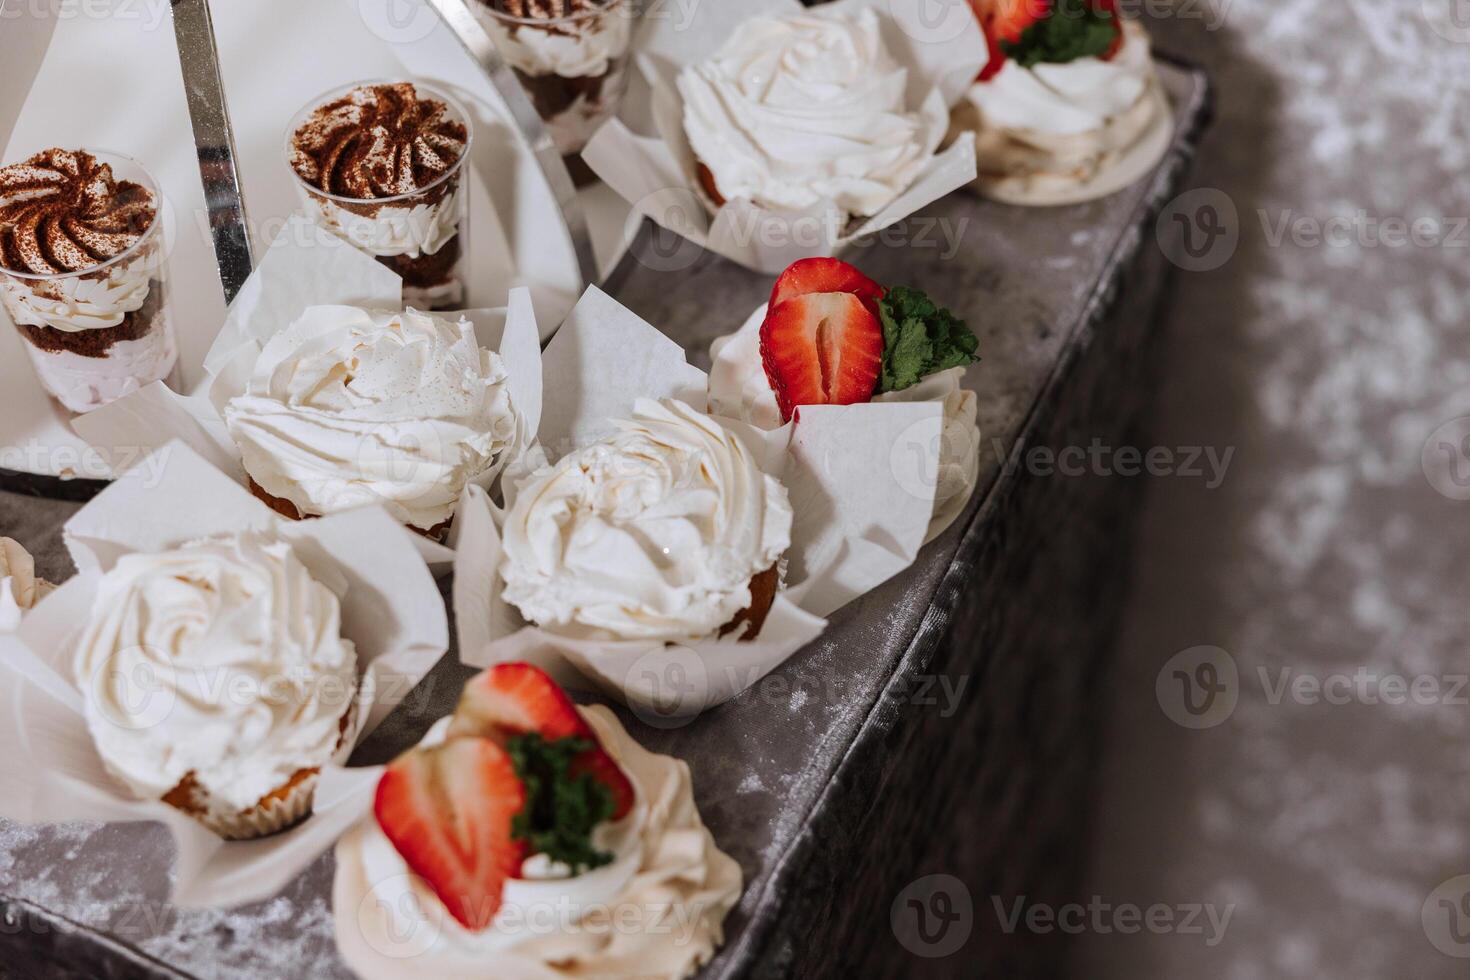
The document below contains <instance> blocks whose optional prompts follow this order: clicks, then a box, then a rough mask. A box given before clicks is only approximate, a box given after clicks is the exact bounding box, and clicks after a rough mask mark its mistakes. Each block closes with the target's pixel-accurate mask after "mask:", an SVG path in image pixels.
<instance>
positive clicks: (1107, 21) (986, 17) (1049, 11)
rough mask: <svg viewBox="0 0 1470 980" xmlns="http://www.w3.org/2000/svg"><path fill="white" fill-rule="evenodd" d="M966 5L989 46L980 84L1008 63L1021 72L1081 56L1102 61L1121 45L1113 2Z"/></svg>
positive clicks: (1026, 0) (997, 0) (989, 0)
mask: <svg viewBox="0 0 1470 980" xmlns="http://www.w3.org/2000/svg"><path fill="white" fill-rule="evenodd" d="M970 6H971V7H972V8H973V9H974V11H975V16H976V17H978V18H979V19H980V26H981V28H982V29H983V30H984V31H985V40H986V43H987V44H989V46H990V60H989V61H987V62H986V64H985V68H984V69H983V70H981V72H980V76H979V78H978V80H979V81H982V82H984V81H989V80H990V79H991V78H994V77H995V76H996V74H998V73H999V72H1000V70H1001V69H1002V68H1003V67H1005V63H1006V61H1008V60H1014V61H1017V62H1019V63H1020V64H1021V65H1022V66H1023V67H1026V68H1030V67H1031V66H1032V65H1036V64H1040V63H1042V62H1048V63H1051V64H1065V63H1067V62H1069V61H1075V60H1077V59H1078V58H1086V57H1094V58H1102V59H1103V60H1107V59H1109V58H1111V57H1113V55H1115V54H1117V53H1118V49H1119V48H1121V47H1122V46H1123V22H1122V20H1121V18H1120V17H1119V14H1118V3H1117V0H970Z"/></svg>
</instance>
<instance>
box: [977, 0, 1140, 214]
mask: <svg viewBox="0 0 1470 980" xmlns="http://www.w3.org/2000/svg"><path fill="white" fill-rule="evenodd" d="M971 4H972V6H974V8H975V11H976V13H977V15H978V16H979V17H980V21H981V24H982V26H983V27H984V29H985V32H986V37H987V39H988V40H989V42H990V47H991V56H990V61H989V63H988V64H987V65H986V68H985V70H984V71H983V72H982V73H981V75H980V77H979V79H978V80H977V81H976V83H975V84H974V85H973V86H972V87H971V88H970V90H969V92H968V94H967V96H966V99H965V101H963V102H962V103H961V104H960V105H959V106H958V107H957V108H956V109H955V113H954V129H955V130H956V131H961V130H964V131H973V132H974V133H975V140H976V157H977V161H978V164H979V169H980V176H979V177H978V179H977V181H976V187H977V189H979V190H980V191H981V192H983V193H985V194H987V195H989V196H992V197H995V198H997V199H999V200H1002V201H1007V202H1010V203H1016V204H1034V205H1048V204H1065V203H1073V202H1077V201H1083V200H1089V199H1091V198H1095V197H1102V196H1104V195H1106V194H1110V193H1113V192H1115V191H1117V190H1121V189H1122V188H1123V187H1125V186H1127V185H1128V184H1129V183H1132V182H1133V181H1135V180H1137V179H1138V178H1140V177H1142V176H1143V175H1144V174H1145V173H1146V172H1147V171H1148V170H1150V169H1152V168H1153V166H1154V165H1155V164H1157V162H1158V160H1159V158H1160V156H1162V153H1163V151H1164V148H1165V146H1166V142H1167V135H1168V134H1167V127H1165V126H1163V125H1162V124H1163V123H1165V122H1166V121H1167V120H1166V117H1167V109H1168V104H1167V100H1166V99H1165V97H1164V95H1163V89H1162V87H1161V85H1160V83H1159V81H1158V78H1157V75H1156V72H1155V70H1154V63H1153V57H1152V53H1151V50H1150V43H1149V36H1148V31H1147V30H1146V29H1145V28H1144V27H1143V25H1141V24H1140V23H1138V22H1137V21H1134V20H1125V19H1123V18H1122V17H1121V16H1120V14H1119V11H1118V8H1117V4H1116V2H1115V0H971Z"/></svg>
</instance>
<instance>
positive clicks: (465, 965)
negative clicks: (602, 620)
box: [332, 705, 743, 980]
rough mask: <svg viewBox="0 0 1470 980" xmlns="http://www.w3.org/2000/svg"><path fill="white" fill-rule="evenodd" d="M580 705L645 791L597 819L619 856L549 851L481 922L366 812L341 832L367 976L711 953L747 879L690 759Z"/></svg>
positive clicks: (351, 924)
mask: <svg viewBox="0 0 1470 980" xmlns="http://www.w3.org/2000/svg"><path fill="white" fill-rule="evenodd" d="M579 710H580V711H581V713H582V716H583V717H584V718H585V719H586V720H587V723H588V724H589V725H590V726H591V727H592V729H593V731H594V733H595V734H596V736H597V740H598V742H599V744H601V745H602V746H603V747H604V748H605V749H606V750H607V751H608V753H609V754H610V755H611V756H612V757H613V759H614V760H615V761H616V762H617V763H618V765H619V766H620V767H621V768H622V769H623V771H624V772H626V773H627V774H628V777H629V779H630V780H631V781H632V782H633V784H634V786H635V787H636V790H637V794H638V804H637V807H636V808H635V810H634V811H633V813H630V814H629V815H628V816H627V817H625V818H624V819H623V820H622V821H620V822H619V824H603V825H602V826H600V827H598V828H597V829H596V830H595V831H594V834H593V841H594V844H595V846H597V847H598V848H599V849H600V850H604V851H608V852H609V853H612V854H613V855H614V860H613V862H612V863H611V864H609V865H606V866H604V867H601V868H597V869H595V870H593V871H590V872H586V873H584V874H581V875H577V876H575V877H572V876H569V875H567V874H566V873H565V872H566V870H568V869H562V870H560V871H558V870H556V869H553V868H551V867H550V866H549V865H548V862H546V860H545V858H544V856H542V855H536V856H534V857H532V858H530V859H528V860H527V861H526V862H525V863H524V865H523V867H522V869H521V877H520V878H516V879H512V880H510V881H507V882H506V884H505V892H504V897H503V904H502V906H501V909H500V911H499V913H498V914H497V916H496V919H495V921H494V922H492V923H491V925H490V926H489V927H488V928H486V929H485V930H483V931H481V932H471V931H469V930H467V929H465V928H464V927H463V926H462V925H460V923H459V922H457V921H456V920H455V919H454V917H453V916H451V915H450V914H449V913H448V911H447V910H446V909H445V908H444V906H443V903H441V902H440V901H439V899H438V897H437V896H436V895H435V894H434V893H433V891H431V890H430V889H429V888H428V887H427V886H426V885H425V884H424V882H423V881H422V880H421V879H420V878H418V876H417V875H415V874H413V872H412V871H411V870H410V869H409V867H408V865H407V863H406V862H405V861H404V860H403V858H402V857H401V856H400V855H399V853H398V851H397V850H396V849H395V848H394V847H393V844H392V843H391V842H390V841H389V840H388V838H387V837H386V836H385V835H384V834H383V832H382V830H381V829H380V828H379V827H378V823H377V821H376V820H373V819H371V818H369V819H367V820H364V821H363V822H362V823H361V824H359V825H358V826H357V827H356V828H354V829H353V830H352V831H350V832H348V833H347V834H346V835H345V836H344V837H343V838H342V839H341V840H340V841H339V842H338V844H337V852H336V857H337V874H336V879H335V882H334V884H333V889H332V906H333V919H334V921H335V923H336V931H337V944H338V948H339V949H340V950H341V952H342V955H343V958H344V959H346V960H347V963H348V964H349V965H350V966H351V967H352V969H353V970H354V971H356V972H357V973H358V975H360V976H362V977H363V978H365V980H396V978H399V977H402V976H404V975H405V974H404V967H405V964H411V965H412V970H413V971H414V972H420V973H424V974H425V975H432V976H436V977H453V978H464V980H469V978H478V977H486V976H490V975H492V974H493V975H494V976H495V977H496V978H498V980H546V978H548V977H556V976H559V975H568V976H580V977H612V976H630V975H636V976H638V977H644V978H649V980H655V978H657V980H682V978H684V977H687V976H689V975H690V974H691V973H693V972H694V971H695V970H696V969H697V968H698V967H700V966H702V965H704V964H705V963H707V962H709V959H710V957H711V956H713V955H714V951H715V948H716V947H717V946H719V944H720V943H722V942H723V941H724V919H725V916H726V915H727V914H728V913H729V911H730V909H731V908H733V907H734V905H735V902H736V901H737V900H738V899H739V897H740V891H741V887H742V884H743V880H742V875H741V871H740V865H738V864H737V863H736V862H735V861H734V860H733V859H732V858H731V857H730V856H729V855H727V854H725V853H723V852H722V851H720V849H719V847H718V846H717V845H716V844H715V840H714V837H713V836H712V835H711V834H710V832H709V830H708V828H706V827H705V825H704V822H703V820H702V819H701V818H700V815H699V810H698V808H697V806H696V805H695V802H694V792H693V783H692V779H691V776H690V772H689V766H688V764H687V763H685V762H682V761H680V760H678V759H674V758H672V757H670V756H666V755H655V754H653V753H651V752H648V751H647V750H646V749H644V748H643V747H642V746H640V745H639V744H638V743H637V742H635V741H634V740H633V738H632V737H631V736H630V735H629V734H628V732H627V730H626V729H624V728H623V726H622V724H621V723H619V721H618V719H617V716H616V715H614V714H613V713H612V712H611V711H609V710H608V709H607V708H604V707H602V706H600V705H599V706H593V707H585V708H580V709H579ZM435 740H436V731H433V730H431V732H430V735H429V737H428V738H426V739H425V742H426V743H430V742H433V741H435ZM609 923H611V927H610V926H609ZM487 964H493V968H492V967H491V966H487Z"/></svg>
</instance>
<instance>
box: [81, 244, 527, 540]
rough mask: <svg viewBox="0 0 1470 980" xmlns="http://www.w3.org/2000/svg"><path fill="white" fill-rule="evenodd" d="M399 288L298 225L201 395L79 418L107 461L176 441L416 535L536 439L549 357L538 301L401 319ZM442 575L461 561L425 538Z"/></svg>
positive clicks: (263, 274)
mask: <svg viewBox="0 0 1470 980" xmlns="http://www.w3.org/2000/svg"><path fill="white" fill-rule="evenodd" d="M401 290H402V282H401V280H400V279H399V277H398V276H397V275H395V274H394V273H393V272H392V271H391V270H389V269H387V268H386V267H384V266H383V265H381V264H379V263H378V262H376V261H374V260H373V259H372V258H370V257H368V256H366V255H364V254H362V253H361V252H360V251H358V250H357V249H355V248H353V247H352V246H351V245H350V244H348V243H347V242H344V241H343V240H342V239H340V238H338V237H337V236H335V235H333V234H331V233H330V232H328V231H325V230H323V229H322V228H320V227H318V226H316V225H315V224H314V223H312V222H311V221H310V220H309V219H307V218H305V217H303V216H301V215H296V216H293V217H292V218H291V219H290V220H289V221H288V222H287V224H286V226H285V228H283V229H282V231H281V233H280V235H279V236H278V237H277V238H276V241H275V243H274V244H272V246H271V248H270V250H269V251H268V252H267V253H266V255H265V257H264V259H263V260H262V261H261V263H260V265H259V266H257V267H256V270H255V272H254V273H252V274H251V276H250V278H249V280H247V281H246V283H245V287H244V288H243V289H242V290H241V292H240V295H239V296H238V297H236V299H235V302H234V303H233V304H231V306H230V313H229V317H228V318H227V319H226V321H225V325H224V328H223V329H222V330H221V331H220V334H219V336H218V337H217V338H216V340H215V343H214V345H213V347H211V348H210V351H209V354H208V355H207V356H206V358H205V362H204V366H205V370H206V372H207V374H208V379H207V381H206V383H205V385H204V387H203V390H202V392H201V393H199V394H196V395H193V396H183V395H179V394H177V393H175V392H173V391H171V390H169V389H168V388H167V387H166V386H164V385H162V384H155V385H150V386H148V387H146V388H144V389H142V390H141V391H138V392H136V393H134V394H131V395H129V396H127V397H125V398H123V399H121V400H119V401H118V402H115V403H113V404H112V405H108V406H106V407H104V408H102V409H98V410H97V411H94V412H90V413H88V414H87V415H84V416H81V417H80V418H78V419H76V420H75V421H74V423H73V425H74V427H75V429H76V430H77V432H78V434H79V435H81V436H82V437H83V438H84V439H86V440H87V441H88V442H90V443H91V444H92V445H94V446H96V447H98V448H99V449H101V450H103V451H104V452H105V453H108V454H110V455H109V457H108V458H131V457H132V456H133V455H134V454H135V453H136V450H137V449H138V448H143V449H157V448H159V447H161V446H162V445H164V444H165V443H167V442H169V441H170V440H178V441H180V442H183V443H184V444H186V445H187V446H189V448H190V449H192V450H193V451H195V452H196V453H198V454H199V455H201V456H203V457H204V458H205V459H207V460H208V461H209V462H210V463H212V464H213V465H214V466H215V467H217V468H218V469H220V470H221V471H223V472H225V473H227V474H229V475H231V476H232V477H234V478H235V479H236V480H237V481H239V482H240V483H241V484H242V485H243V484H245V483H247V481H248V480H249V479H250V478H253V479H254V480H255V481H256V483H258V484H259V485H260V486H261V488H262V489H264V490H265V491H266V492H267V493H269V494H271V495H272V496H274V497H278V498H281V499H283V500H286V501H288V502H290V503H291V504H292V505H293V506H295V507H296V509H297V510H298V511H299V512H301V513H305V514H332V513H340V512H343V511H345V510H348V509H351V508H355V507H362V506H382V507H385V508H387V509H388V510H389V512H390V513H392V514H393V515H394V516H395V517H397V518H398V519H399V520H400V521H402V522H403V523H405V524H408V525H411V526H413V527H415V528H418V529H420V530H429V529H431V528H434V527H436V526H439V525H442V524H443V523H444V522H445V521H447V520H448V519H449V518H450V516H451V515H452V513H453V510H454V507H455V505H456V503H457V500H458V495H459V493H460V491H461V490H462V489H463V488H464V487H465V486H466V485H470V484H474V485H479V486H490V485H491V484H492V483H493V482H494V481H495V480H496V478H497V477H498V475H499V473H500V472H501V470H502V469H503V468H504V467H506V466H508V465H510V464H511V463H512V462H513V461H514V460H515V459H516V458H517V457H518V456H519V455H520V454H521V453H522V452H524V451H525V450H526V449H527V448H528V447H529V446H530V445H531V443H532V441H533V440H534V436H535V432H536V428H537V425H538V420H539V418H540V411H541V408H540V406H541V345H540V338H539V335H538V332H537V327H536V318H535V314H534V312H533V311H532V309H531V300H530V294H529V293H528V292H527V291H526V290H524V289H515V290H512V291H511V293H510V296H509V304H508V306H507V308H506V309H504V310H466V311H464V312H463V313H438V314H434V315H430V314H426V313H420V312H417V311H414V310H406V311H405V310H403V309H402V296H401ZM420 549H421V551H422V552H423V554H424V556H425V558H426V559H428V560H429V561H430V562H431V563H433V564H434V565H435V566H436V567H439V568H442V567H447V562H448V559H449V553H448V551H447V550H446V549H444V548H443V547H442V546H440V545H438V544H437V543H435V542H433V541H430V540H429V539H427V538H421V539H420Z"/></svg>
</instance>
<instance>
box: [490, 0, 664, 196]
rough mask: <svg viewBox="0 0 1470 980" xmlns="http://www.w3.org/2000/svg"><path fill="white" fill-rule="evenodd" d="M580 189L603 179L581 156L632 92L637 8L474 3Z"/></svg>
mask: <svg viewBox="0 0 1470 980" xmlns="http://www.w3.org/2000/svg"><path fill="white" fill-rule="evenodd" d="M472 6H473V7H474V8H475V10H476V11H478V12H479V15H480V18H479V19H480V22H481V23H482V24H484V26H485V29H486V31H487V32H488V33H489V34H490V37H491V38H492V39H494V41H495V45H496V47H497V48H498V49H499V50H500V54H501V57H503V58H505V60H506V62H507V63H508V64H509V65H510V66H511V68H512V70H514V71H515V73H516V77H517V78H519V79H520V81H521V84H522V85H523V86H524V87H525V89H526V93H527V94H528V95H529V96H530V97H531V101H532V103H534V104H535V106H536V112H537V114H538V115H540V116H541V118H542V119H543V120H544V121H545V123H546V126H547V129H548V130H549V131H550V132H551V138H552V139H553V140H554V141H555V142H556V147H557V149H558V150H560V151H561V153H562V155H563V156H564V157H565V158H566V159H567V164H568V166H569V167H570V168H571V170H572V176H573V177H574V178H576V179H577V181H578V183H590V182H591V181H592V180H594V179H595V177H594V176H593V175H592V172H591V170H590V169H588V168H587V167H586V165H585V164H583V163H582V162H581V158H580V157H578V156H577V154H579V153H580V152H581V151H582V148H583V147H585V146H586V145H587V141H588V140H590V139H591V138H592V134H593V133H595V132H596V131H597V127H599V126H601V125H602V123H603V122H605V121H606V120H607V119H608V118H609V117H610V116H612V114H613V113H614V112H615V111H617V107H618V101H619V100H620V99H621V98H622V97H623V92H624V90H625V89H626V88H627V84H628V77H627V67H628V47H629V44H630V42H631V41H632V36H633V18H634V16H635V13H636V10H635V6H634V3H633V0H474V3H473V4H472Z"/></svg>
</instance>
